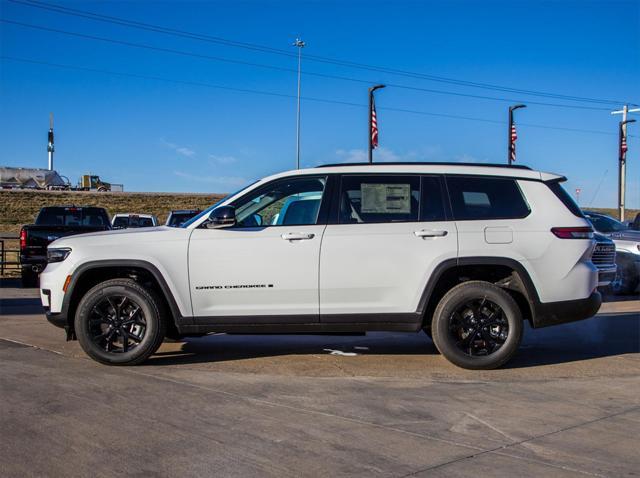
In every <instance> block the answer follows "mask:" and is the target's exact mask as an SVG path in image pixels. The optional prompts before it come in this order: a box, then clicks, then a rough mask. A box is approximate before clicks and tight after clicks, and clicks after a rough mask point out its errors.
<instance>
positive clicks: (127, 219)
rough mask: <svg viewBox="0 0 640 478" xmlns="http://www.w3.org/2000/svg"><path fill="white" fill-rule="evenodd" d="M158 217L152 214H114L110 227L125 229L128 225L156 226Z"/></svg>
mask: <svg viewBox="0 0 640 478" xmlns="http://www.w3.org/2000/svg"><path fill="white" fill-rule="evenodd" d="M157 225H158V218H157V217H156V216H154V215H152V214H132V213H126V214H115V215H114V216H113V218H112V219H111V227H113V228H114V229H127V228H129V227H156V226H157Z"/></svg>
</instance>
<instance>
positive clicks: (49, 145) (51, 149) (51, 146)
mask: <svg viewBox="0 0 640 478" xmlns="http://www.w3.org/2000/svg"><path fill="white" fill-rule="evenodd" d="M55 150H56V148H55V146H54V144H53V113H49V137H48V142H47V152H48V153H49V171H53V152H54V151H55Z"/></svg>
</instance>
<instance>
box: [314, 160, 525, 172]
mask: <svg viewBox="0 0 640 478" xmlns="http://www.w3.org/2000/svg"><path fill="white" fill-rule="evenodd" d="M415 165H418V166H481V167H486V168H513V169H528V170H531V168H530V167H529V166H524V165H522V164H512V165H508V164H497V163H457V162H446V161H445V162H430V161H420V162H419V161H397V162H384V163H332V164H321V165H320V166H316V167H317V168H333V167H337V166H345V167H346V166H415Z"/></svg>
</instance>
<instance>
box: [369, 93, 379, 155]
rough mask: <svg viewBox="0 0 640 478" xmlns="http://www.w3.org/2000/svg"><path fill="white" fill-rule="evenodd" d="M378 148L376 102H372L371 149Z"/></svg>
mask: <svg viewBox="0 0 640 478" xmlns="http://www.w3.org/2000/svg"><path fill="white" fill-rule="evenodd" d="M377 147H378V119H377V117H376V102H375V100H373V99H372V100H371V149H376V148H377Z"/></svg>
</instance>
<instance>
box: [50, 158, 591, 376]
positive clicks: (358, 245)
mask: <svg viewBox="0 0 640 478" xmlns="http://www.w3.org/2000/svg"><path fill="white" fill-rule="evenodd" d="M564 179H565V178H563V177H562V176H558V175H554V174H549V173H543V172H537V171H532V170H531V169H529V168H527V167H522V166H520V167H513V166H511V167H507V166H502V165H486V164H485V165H477V164H476V165H471V164H437V163H436V164H434V163H428V164H421V163H395V164H390V163H385V164H373V165H366V164H365V165H363V164H357V165H356V164H342V165H331V166H324V167H319V168H315V169H306V170H297V171H289V172H285V173H281V174H276V175H274V176H271V177H268V178H265V179H262V180H260V181H258V182H256V183H254V184H252V185H250V186H248V187H246V188H245V189H243V190H242V191H239V192H237V193H235V194H232V195H230V196H228V197H227V198H225V199H223V200H221V201H220V202H219V203H217V204H215V205H214V206H211V207H210V208H209V209H207V210H206V211H203V212H202V213H201V214H199V215H198V216H196V217H194V218H193V219H191V220H190V221H188V222H187V223H185V224H184V225H183V226H182V227H180V228H170V227H159V228H149V229H124V230H120V231H107V232H99V233H94V234H84V235H82V236H75V237H65V238H62V239H59V240H57V241H55V242H54V243H52V244H51V245H50V247H49V251H48V254H49V264H48V265H47V267H46V269H45V271H44V272H43V273H42V275H41V276H40V284H41V288H42V289H41V296H42V302H43V304H44V307H45V309H46V312H47V317H48V319H49V320H50V321H51V322H52V323H54V324H56V325H58V326H61V327H64V328H65V330H66V332H67V338H68V339H75V338H77V339H78V340H79V341H80V345H81V346H82V348H83V349H84V350H85V352H86V353H87V354H88V355H90V356H91V357H92V358H94V359H96V360H98V361H100V362H103V363H107V364H137V363H140V362H142V361H144V360H145V359H147V358H148V357H149V356H150V355H151V354H153V353H154V352H155V351H156V350H157V348H158V347H159V346H160V344H161V343H162V340H163V339H164V337H165V336H168V337H172V338H179V337H187V336H194V335H203V334H206V333H210V332H235V333H261V332H262V333H309V332H317V333H326V332H331V333H339V332H365V331H382V330H385V331H403V332H419V331H421V330H424V331H425V332H426V333H427V334H428V335H429V336H431V337H433V341H434V342H435V345H436V347H437V348H438V350H439V351H440V352H441V353H442V354H443V355H444V356H445V357H446V358H447V359H449V360H450V361H451V362H453V363H454V364H456V365H459V366H461V367H465V368H475V369H487V368H495V367H498V366H500V365H502V364H504V363H505V362H507V361H508V360H509V359H510V358H511V357H512V356H513V354H514V353H515V351H516V349H517V348H518V345H519V343H520V340H521V337H522V330H523V321H524V320H528V321H529V322H530V323H531V325H532V326H533V327H544V326H547V325H553V324H559V323H563V322H569V321H574V320H580V319H585V318H588V317H591V316H592V315H594V314H595V313H596V312H597V310H598V308H599V306H600V303H601V298H600V295H599V293H598V292H597V290H596V287H597V285H598V270H597V269H596V267H595V266H594V265H593V263H592V262H591V253H592V250H593V247H594V240H593V231H592V229H591V226H590V224H589V223H588V222H587V221H586V219H585V218H584V217H583V215H582V213H581V212H580V210H579V209H578V208H577V206H576V205H575V204H574V203H573V201H572V200H571V198H570V196H569V195H568V194H567V193H566V192H565V191H564V190H563V189H562V187H561V186H560V183H561V182H562V181H563V180H564Z"/></svg>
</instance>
